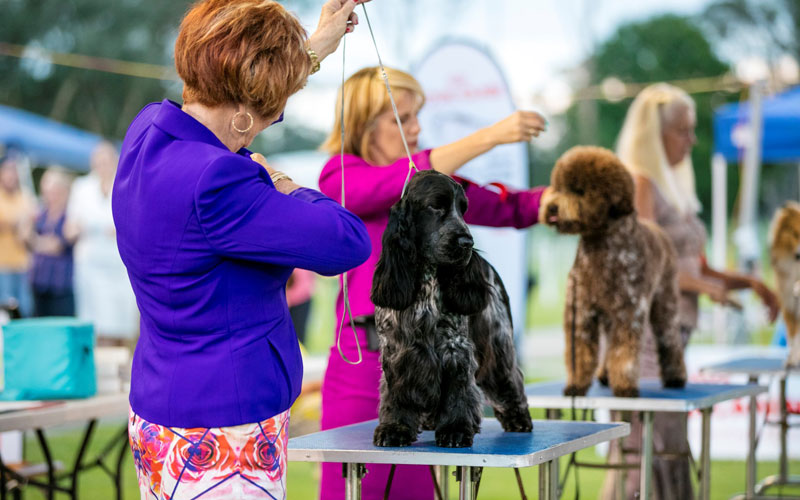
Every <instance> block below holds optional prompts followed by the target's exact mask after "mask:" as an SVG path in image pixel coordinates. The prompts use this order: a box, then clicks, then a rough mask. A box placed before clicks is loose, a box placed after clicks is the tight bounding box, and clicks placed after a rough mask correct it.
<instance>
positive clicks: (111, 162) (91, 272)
mask: <svg viewBox="0 0 800 500" xmlns="http://www.w3.org/2000/svg"><path fill="white" fill-rule="evenodd" d="M118 159H119V157H118V153H117V149H116V148H115V147H114V146H113V145H112V144H111V143H109V142H102V143H100V144H99V145H98V146H97V147H96V148H95V150H94V151H93V152H92V156H91V160H90V168H91V171H90V173H89V175H86V176H84V177H81V178H78V179H76V180H75V182H74V183H73V185H72V196H71V197H70V202H69V206H68V207H67V223H66V228H65V231H64V232H65V233H66V236H67V237H68V238H70V239H75V240H76V243H75V274H74V285H75V302H76V304H75V305H76V314H77V316H78V318H80V319H85V320H87V321H91V322H92V323H93V324H94V328H95V333H96V335H97V343H98V345H101V346H102V345H124V346H128V347H132V346H131V344H132V341H133V339H134V338H135V336H136V334H137V332H138V326H139V318H138V310H137V307H136V299H135V297H134V295H133V291H132V289H131V285H130V281H129V280H128V274H127V271H126V270H125V266H124V265H123V264H122V260H121V259H120V256H119V251H118V250H117V238H116V230H115V228H114V220H113V218H112V215H111V187H112V186H113V183H114V175H115V174H116V170H117V161H118Z"/></svg>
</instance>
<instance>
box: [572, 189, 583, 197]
mask: <svg viewBox="0 0 800 500" xmlns="http://www.w3.org/2000/svg"><path fill="white" fill-rule="evenodd" d="M572 192H573V193H575V194H576V195H578V196H583V193H584V190H583V188H579V187H576V188H573V189H572Z"/></svg>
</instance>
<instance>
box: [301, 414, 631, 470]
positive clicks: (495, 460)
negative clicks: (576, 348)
mask: <svg viewBox="0 0 800 500" xmlns="http://www.w3.org/2000/svg"><path fill="white" fill-rule="evenodd" d="M377 425H378V421H377V420H370V421H368V422H362V423H360V424H353V425H348V426H345V427H339V428H337V429H330V430H327V431H321V432H316V433H313V434H308V435H305V436H300V437H296V438H291V439H290V440H289V460H290V461H298V462H343V463H379V464H418V465H451V466H458V465H466V466H473V467H530V466H533V465H538V464H541V463H543V462H547V461H550V460H553V459H555V458H558V457H561V456H564V455H568V454H570V453H572V452H574V451H578V450H581V449H584V448H588V447H590V446H594V445H596V444H599V443H602V442H605V441H610V440H612V439H617V438H620V437H624V436H627V435H628V434H629V433H630V426H629V425H628V424H626V423H610V424H601V423H596V422H569V421H557V420H535V421H534V422H533V432H531V433H527V432H504V431H503V429H502V427H501V426H500V423H499V422H498V421H497V420H495V419H493V418H485V419H483V422H482V424H481V432H480V433H479V434H476V435H475V438H474V441H473V444H472V446H471V447H469V448H440V447H438V446H436V444H435V441H434V433H433V431H425V432H422V433H421V434H420V436H419V438H418V439H417V441H416V442H414V443H412V444H411V446H407V447H398V448H379V447H377V446H375V445H373V444H372V435H373V432H374V431H375V427H376V426H377Z"/></svg>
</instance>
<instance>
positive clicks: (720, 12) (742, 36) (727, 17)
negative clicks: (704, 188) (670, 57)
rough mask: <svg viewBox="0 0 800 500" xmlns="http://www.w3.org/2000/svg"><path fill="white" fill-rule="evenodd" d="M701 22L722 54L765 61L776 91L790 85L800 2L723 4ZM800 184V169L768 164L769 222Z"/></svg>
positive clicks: (765, 211)
mask: <svg viewBox="0 0 800 500" xmlns="http://www.w3.org/2000/svg"><path fill="white" fill-rule="evenodd" d="M698 20H699V22H700V26H701V27H703V28H704V31H706V32H707V33H708V34H709V37H710V39H711V40H712V42H713V43H714V45H715V47H717V48H718V50H719V51H720V52H723V53H732V54H736V55H737V56H740V57H741V56H749V57H756V58H759V59H761V60H763V62H764V63H765V64H766V66H767V67H768V68H772V69H773V74H772V75H771V81H772V83H773V87H774V88H775V89H776V90H777V89H780V88H782V87H783V86H784V85H786V84H787V83H790V82H786V81H781V80H783V79H784V78H786V76H787V75H781V74H780V73H781V70H780V67H781V63H782V62H785V61H781V59H782V58H785V57H786V56H790V57H792V58H794V60H795V65H796V64H797V61H798V60H800V1H798V0H718V1H716V2H714V3H712V4H711V5H709V6H708V7H707V8H706V9H705V11H704V12H703V13H702V15H701V16H700V17H699V18H698ZM768 68H765V69H768ZM776 69H777V71H774V70H776ZM795 71H796V66H795ZM775 73H777V74H775ZM794 76H795V77H796V76H797V75H794ZM791 83H792V84H797V82H796V81H794V82H791ZM729 171H731V172H732V171H733V169H731V170H729ZM799 183H800V178H799V176H798V172H797V169H796V168H787V165H764V166H763V168H762V170H761V182H760V186H759V187H760V193H759V197H758V198H759V213H760V214H761V217H762V218H764V219H769V217H770V216H771V214H772V213H773V212H774V211H775V210H776V209H777V208H778V207H779V206H780V205H782V204H783V202H784V201H785V200H787V199H797V190H798V184H799Z"/></svg>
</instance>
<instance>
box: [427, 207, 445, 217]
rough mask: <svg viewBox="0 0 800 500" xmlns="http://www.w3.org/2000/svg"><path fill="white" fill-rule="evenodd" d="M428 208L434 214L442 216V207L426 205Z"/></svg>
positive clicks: (443, 212) (443, 211)
mask: <svg viewBox="0 0 800 500" xmlns="http://www.w3.org/2000/svg"><path fill="white" fill-rule="evenodd" d="M428 209H429V210H430V211H431V212H432V213H433V215H435V216H436V217H444V214H445V210H444V209H443V208H435V207H428Z"/></svg>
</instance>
